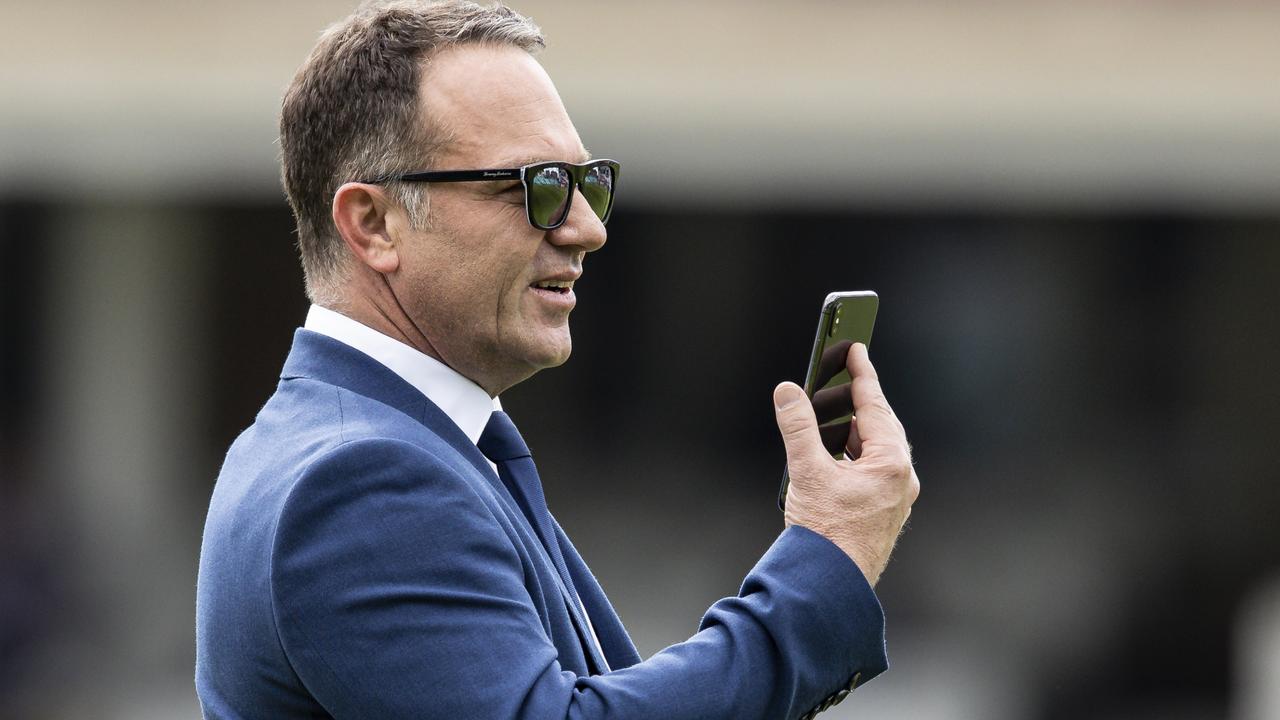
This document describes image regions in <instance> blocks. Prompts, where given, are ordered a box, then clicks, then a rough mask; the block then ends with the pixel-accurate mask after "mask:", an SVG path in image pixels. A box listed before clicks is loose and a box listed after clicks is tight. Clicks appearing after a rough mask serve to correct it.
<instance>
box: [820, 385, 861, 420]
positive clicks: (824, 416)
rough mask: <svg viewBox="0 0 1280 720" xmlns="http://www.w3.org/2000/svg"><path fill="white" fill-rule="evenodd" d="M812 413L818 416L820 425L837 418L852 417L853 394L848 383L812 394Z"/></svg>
mask: <svg viewBox="0 0 1280 720" xmlns="http://www.w3.org/2000/svg"><path fill="white" fill-rule="evenodd" d="M819 387H820V386H819ZM813 412H814V414H816V415H817V416H818V422H820V423H829V422H831V421H832V420H835V419H837V418H844V417H848V416H850V415H852V414H853V394H852V391H851V389H850V388H849V383H844V384H842V385H836V386H834V387H829V388H823V389H821V390H819V391H818V392H816V393H814V394H813Z"/></svg>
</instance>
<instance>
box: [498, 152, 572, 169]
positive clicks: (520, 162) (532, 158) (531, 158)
mask: <svg viewBox="0 0 1280 720" xmlns="http://www.w3.org/2000/svg"><path fill="white" fill-rule="evenodd" d="M557 159H558V158H557ZM591 159H592V155H591V151H590V150H587V149H586V148H583V149H582V153H581V154H580V155H578V159H577V160H569V162H576V163H585V162H590V161H591ZM549 161H550V159H549V158H547V157H545V156H540V155H525V156H523V157H519V158H514V159H508V160H503V161H502V162H501V163H500V164H498V165H494V167H495V168H518V167H524V166H525V165H533V164H534V163H540V162H549Z"/></svg>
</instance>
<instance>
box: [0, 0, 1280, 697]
mask: <svg viewBox="0 0 1280 720" xmlns="http://www.w3.org/2000/svg"><path fill="white" fill-rule="evenodd" d="M517 7H518V9H521V10H522V11H524V12H526V13H528V14H530V15H532V16H533V17H534V18H536V19H537V20H538V21H539V22H540V23H541V24H542V25H543V27H544V29H545V30H546V32H547V35H548V38H549V42H550V46H549V48H548V49H547V51H546V52H545V53H544V55H543V58H542V59H543V61H544V63H545V65H546V66H547V68H548V70H549V71H550V73H551V75H552V77H553V78H554V79H555V80H556V82H557V83H558V86H559V89H560V92H561V94H562V95H563V97H564V99H565V102H566V105H567V106H568V108H569V111H570V113H571V115H572V116H573V117H574V118H575V121H576V122H577V124H578V127H579V130H580V132H581V134H582V135H583V137H584V139H585V141H586V142H587V145H588V147H589V148H590V149H591V150H592V151H593V152H595V153H596V154H597V155H600V156H608V157H615V158H617V159H619V160H621V161H622V162H623V166H624V167H623V172H622V175H621V181H620V182H621V188H622V193H623V195H622V197H621V199H620V202H619V204H618V207H617V210H616V213H615V215H614V219H613V221H612V222H611V225H610V243H609V245H608V246H607V247H606V248H605V249H604V250H603V251H601V252H600V253H597V254H595V255H593V256H592V257H591V258H590V259H589V261H588V262H587V273H586V275H585V277H584V279H583V280H582V282H581V283H580V286H579V287H580V291H579V295H580V297H581V300H582V302H581V303H580V306H579V309H578V310H577V311H576V313H575V315H574V330H575V352H574V357H573V359H571V360H570V362H569V363H568V364H567V365H566V366H565V367H563V368H559V369H556V370H551V371H547V372H545V373H543V374H542V375H539V376H538V377H537V378H535V379H533V380H531V381H530V382H528V383H526V384H525V385H522V386H520V387H518V388H516V389H514V390H512V391H510V392H509V393H507V394H505V395H504V397H503V402H504V405H506V406H507V407H508V408H510V410H511V412H512V413H513V414H514V415H515V416H516V417H517V419H521V418H528V419H529V420H521V427H522V428H526V435H527V436H528V440H529V442H530V445H531V446H532V448H533V450H534V452H535V453H536V454H537V457H538V458H539V461H538V462H539V466H540V467H541V468H542V474H543V476H544V478H545V481H546V484H547V495H548V499H549V501H550V504H551V507H552V509H553V510H554V511H555V512H556V514H557V516H558V517H559V518H560V519H561V522H562V524H563V525H565V527H566V529H567V530H568V531H569V532H570V533H571V534H572V535H573V536H574V538H575V541H576V544H577V545H578V547H579V548H580V549H581V550H582V551H583V553H584V555H585V556H586V558H587V559H588V560H589V561H590V562H591V564H592V567H593V569H594V570H595V571H596V572H597V573H598V574H599V576H600V578H601V580H602V582H603V584H604V586H605V588H606V589H607V590H608V591H609V592H610V595H611V597H612V598H613V600H614V601H615V605H617V606H618V609H619V611H620V613H621V615H622V617H623V620H624V621H625V622H627V624H628V626H629V628H630V630H631V632H632V635H633V637H634V638H635V640H636V641H637V643H638V644H639V646H640V649H641V651H642V653H643V654H645V655H648V654H651V653H653V652H654V651H656V650H658V649H660V648H661V647H664V646H665V645H667V644H670V643H673V642H679V641H681V640H683V639H685V638H686V637H687V636H688V635H689V634H690V633H692V632H693V631H694V630H695V628H696V624H697V621H698V619H699V618H700V617H701V613H702V611H703V610H704V609H705V608H706V607H707V606H708V605H709V604H710V603H711V602H713V601H714V600H715V599H717V598H719V597H721V596H724V595H728V594H731V593H733V592H735V591H736V589H737V583H738V582H739V581H740V580H741V578H742V576H743V574H744V573H745V572H746V571H747V569H748V568H749V567H750V566H751V564H752V563H753V562H754V560H755V558H756V557H758V555H759V553H760V552H762V551H763V549H764V548H765V547H767V545H768V544H769V542H770V541H771V540H772V538H773V537H774V536H775V535H776V533H777V532H778V531H779V530H780V528H781V518H780V516H779V515H778V513H777V510H776V508H775V507H774V506H773V497H774V493H775V492H776V483H777V481H778V479H779V472H780V469H781V463H782V451H781V444H780V443H779V442H778V440H777V437H776V429H775V428H774V427H773V419H772V413H771V410H770V405H769V392H770V390H771V388H772V387H773V385H774V384H775V383H776V382H777V381H778V380H781V379H785V378H791V379H797V377H798V375H799V374H800V373H801V372H802V369H803V363H804V360H805V354H806V352H807V350H808V345H809V342H810V340H811V338H812V323H813V322H814V316H815V315H816V313H817V310H818V307H817V306H818V303H819V302H820V301H821V299H822V297H823V296H824V295H825V294H826V293H827V292H828V291H830V290H834V289H862V288H870V289H875V290H877V291H879V292H880V295H881V298H882V307H881V315H880V319H879V323H878V326H877V330H876V335H875V342H874V345H873V356H874V357H875V359H876V361H877V364H878V366H879V368H880V370H881V374H882V376H883V381H884V383H885V385H886V390H887V392H888V394H889V397H890V399H891V401H893V403H894V405H895V407H896V409H897V410H898V413H899V415H900V416H901V417H902V418H903V420H904V422H905V424H906V426H907V429H908V432H909V434H910V435H911V437H912V441H913V443H914V445H915V448H916V455H917V464H918V469H919V473H920V476H921V479H922V481H923V483H924V491H923V494H922V497H921V500H920V502H919V504H918V505H917V508H916V510H915V512H914V514H913V517H912V527H911V528H910V531H909V532H908V533H907V534H906V535H905V536H904V538H903V540H902V542H901V544H900V549H899V551H898V555H897V558H896V559H895V561H894V563H893V564H892V565H891V566H890V568H889V570H888V571H887V572H886V574H885V577H884V580H883V581H882V583H881V585H880V587H879V588H878V589H879V592H880V594H881V596H882V599H883V601H884V604H885V607H886V611H887V613H888V617H889V643H890V658H891V662H892V663H893V665H894V667H893V669H892V671H891V672H890V673H888V674H886V675H885V676H884V677H883V678H881V679H878V680H877V681H876V682H875V683H872V684H871V685H869V686H868V687H866V688H865V689H862V690H860V691H859V692H858V693H857V694H856V695H855V696H854V698H852V699H851V700H850V701H849V702H846V703H844V704H842V705H841V706H840V707H839V708H836V709H833V710H831V711H829V713H828V714H827V715H824V717H826V716H830V717H833V718H840V717H849V718H852V717H867V718H919V719H926V718H940V719H941V718H947V719H953V718H975V719H983V720H991V719H994V720H999V719H1002V718H1009V719H1010V720H1021V719H1024V718H1026V719H1035V720H1041V719H1042V720H1067V719H1068V718H1070V719H1075V718H1102V719H1106V720H1110V719H1112V718H1114V719H1117V720H1118V719H1120V718H1126V719H1128V718H1162V719H1164V718H1186V719H1188V720H1192V719H1194V720H1201V719H1209V718H1232V719H1233V720H1262V719H1263V718H1274V717H1280V698H1277V696H1276V692H1275V688H1277V687H1280V639H1278V638H1280V631H1278V630H1277V628H1278V627H1280V596H1278V595H1277V593H1276V590H1275V588H1276V587H1277V585H1276V583H1277V582H1280V580H1277V575H1278V574H1280V530H1278V529H1277V528H1280V524H1277V523H1276V522H1275V520H1274V515H1275V513H1276V511H1277V510H1280V452H1278V451H1277V449H1276V444H1275V442H1274V439H1273V435H1274V434H1275V430H1276V428H1280V375H1278V373H1277V368H1280V332H1277V329H1278V328H1277V323H1276V321H1275V319H1274V314H1275V311H1276V308H1280V92H1277V89H1276V78H1278V77H1280V44H1278V43H1276V42H1275V29H1276V28H1277V27H1280V5H1277V4H1276V3H1267V2H1242V1H1235V0H1229V1H1227V2H1218V3H1194V2H1186V1H1180V2H1168V3H1104V2H1097V1H1096V0H1089V1H1088V2H1078V3H1065V2H1041V3H1012V2H1004V1H996V0H981V1H979V2H972V3H966V4H962V5H955V4H948V3H924V4H911V5H903V4H900V3H886V2H849V3H829V2H818V1H816V0H804V1H802V2H796V3H790V4H777V3H765V2H741V3H729V2H708V3H676V2H666V1H663V2H655V3H648V4H643V5H638V4H627V5H617V6H614V5H607V4H600V3H588V2H584V1H582V0H575V1H573V2H558V3H551V2H545V1H542V0H539V1H538V2H529V3H525V4H520V5H517ZM349 9H350V5H349V4H347V3H335V2H323V3H301V2H284V3H267V4H263V3H249V2H224V3H215V4H209V3H206V4H188V3H179V4H174V3H159V2H154V1H153V0H126V1H124V2H117V3H111V4H94V3H87V2H69V3H62V4H58V5H56V6H55V5H50V4H47V3H46V4H39V3H9V4H7V5H6V6H5V8H4V13H3V17H4V18H5V22H4V23H3V24H0V243H3V245H2V248H3V253H4V254H3V258H4V261H3V262H0V323H2V324H0V363H2V364H0V463H2V464H0V718H8V717H12V718H64V717H66V718H70V717H87V716H93V717H111V718H129V719H135V718H179V717H191V718H194V717H198V714H199V710H198V707H197V705H196V702H195V697H194V688H193V686H192V682H191V676H192V664H193V662H194V649H193V634H194V630H193V627H194V621H193V616H194V586H195V572H196V554H197V552H198V549H199V540H200V531H201V527H202V524H203V517H204V510H205V506H206V503H207V500H208V495H209V492H210V490H211V487H212V482H213V479H214V477H215V475H216V473H217V469H218V466H219V463H220V461H221V457H222V453H223V452H224V451H225V449H226V447H227V445H228V444H229V443H230V441H231V439H232V438H233V437H234V436H235V434H236V433H237V432H239V430H240V429H242V428H243V427H244V426H245V425H247V424H248V423H249V422H251V420H252V418H253V415H254V413H255V412H256V410H257V408H258V407H259V406H260V405H261V403H262V402H263V401H265V399H266V397H267V395H268V394H269V393H270V391H271V389H272V387H273V386H274V384H275V378H276V376H277V374H278V371H279V366H280V363H281V362H282V360H283V357H284V353H285V351H286V350H287V348H288V344H289V339H290V333H291V330H292V329H293V328H294V327H296V326H297V325H299V324H300V323H301V322H302V319H303V316H304V313H305V310H306V301H305V299H304V298H303V296H302V290H301V274H300V272H299V270H298V268H297V262H296V258H295V254H294V250H293V247H292V242H293V237H292V221H291V219H290V217H289V214H288V210H287V207H286V205H285V203H284V200H283V197H282V193H281V191H280V190H279V186H278V182H277V174H278V170H277V167H276V156H277V147H276V145H275V113H276V110H277V108H278V105H279V94H280V91H281V90H282V88H283V87H284V86H285V84H286V83H287V82H288V81H289V79H290V77H291V76H292V74H293V71H294V69H295V68H296V67H297V65H298V64H299V63H300V62H301V61H302V59H303V57H304V56H305V55H306V53H307V51H308V50H309V48H310V46H311V44H312V42H313V41H314V40H315V38H316V36H317V34H318V32H319V30H320V29H321V28H323V27H324V26H325V25H326V24H327V23H328V22H330V21H332V20H335V19H337V18H339V17H341V16H342V15H344V14H345V13H346V12H348V11H349ZM691 547H692V548H697V549H698V551H697V552H690V551H689V548H691Z"/></svg>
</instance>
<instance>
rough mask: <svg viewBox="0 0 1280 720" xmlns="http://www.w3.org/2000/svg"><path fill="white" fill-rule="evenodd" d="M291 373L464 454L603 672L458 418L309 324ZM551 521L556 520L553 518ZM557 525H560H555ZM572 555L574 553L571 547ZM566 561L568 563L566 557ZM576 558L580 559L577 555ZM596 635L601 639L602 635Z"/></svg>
mask: <svg viewBox="0 0 1280 720" xmlns="http://www.w3.org/2000/svg"><path fill="white" fill-rule="evenodd" d="M293 378H310V379H313V380H319V381H321V382H325V383H328V384H330V385H336V386H338V387H341V388H344V389H346V390H350V391H351V392H353V393H357V394H359V395H363V396H365V397H368V398H370V399H372V400H376V401H378V402H380V403H382V404H384V405H387V406H388V407H391V408H394V409H396V410H399V411H400V412H402V413H404V414H405V415H407V416H409V418H411V419H412V420H413V421H414V422H416V423H419V424H421V425H423V426H424V427H425V428H426V429H428V430H429V431H430V432H432V433H435V434H436V435H437V436H439V437H440V438H441V439H442V440H444V441H445V442H447V443H448V444H449V446H450V447H452V448H453V449H454V450H455V451H456V452H457V453H458V454H459V455H461V456H462V457H463V458H464V459H466V461H467V462H468V463H469V464H470V465H471V466H472V467H474V468H475V469H476V471H477V472H478V473H480V476H481V477H483V478H484V479H485V481H487V482H488V483H489V485H490V486H491V487H492V488H493V490H494V494H495V495H496V496H497V497H498V498H499V500H500V502H502V503H503V504H505V505H506V506H507V508H508V509H509V510H510V513H509V516H510V518H511V520H512V521H513V522H515V523H516V524H518V525H519V526H520V527H522V528H523V532H524V533H526V536H527V537H528V538H529V540H530V541H531V542H528V543H527V544H529V545H530V546H531V547H532V548H533V549H534V550H533V554H534V555H535V556H536V557H537V558H539V560H538V562H539V563H540V564H541V565H542V568H543V574H544V575H547V576H550V577H551V578H554V580H555V584H556V586H557V587H558V588H559V589H560V596H561V599H562V600H563V602H564V605H565V609H566V611H567V612H568V613H569V617H570V619H571V622H572V624H573V626H574V628H575V629H576V630H577V631H578V634H579V640H580V641H581V642H580V644H581V645H582V648H583V653H584V655H585V657H586V659H587V662H588V663H590V664H591V665H593V666H594V672H595V673H596V674H598V673H603V672H605V668H606V667H607V665H605V663H604V658H603V657H601V655H600V650H599V649H597V648H596V646H595V643H594V642H593V641H592V639H591V631H590V629H589V628H588V626H587V623H586V620H585V618H584V617H583V615H582V610H581V609H580V608H579V606H578V602H577V600H575V599H574V597H573V595H572V594H571V593H570V592H569V589H568V588H567V587H565V583H564V581H563V580H562V579H561V578H560V572H559V571H558V570H556V567H555V564H554V563H553V562H552V561H551V558H550V556H549V555H548V554H547V550H546V549H545V548H544V547H543V544H542V543H541V542H539V540H538V533H537V531H536V530H535V529H534V528H533V526H532V525H531V524H530V522H529V520H528V518H527V517H526V516H525V513H524V512H523V511H522V510H521V509H520V507H519V505H518V504H517V503H516V500H515V499H514V498H513V497H512V496H511V493H510V491H509V490H507V488H506V486H505V485H504V484H503V483H502V481H501V479H499V478H498V475H497V474H496V473H495V472H494V470H493V467H492V466H491V465H490V464H489V461H488V459H486V458H485V456H484V455H483V454H481V452H480V450H479V449H478V448H477V447H476V446H475V444H474V443H472V442H471V439H470V438H468V437H467V436H466V434H465V433H463V432H462V430H461V429H460V428H459V427H458V425H457V423H455V422H453V420H452V419H450V418H449V416H448V415H446V414H445V412H444V411H443V410H441V409H440V408H439V407H438V406H437V405H436V404H435V403H433V402H431V400H430V399H428V398H427V397H426V396H425V395H423V394H422V393H421V392H419V391H418V389H417V388H415V387H413V386H412V385H410V384H409V383H408V382H406V381H405V380H404V379H403V378H401V377H400V376H399V375H397V374H395V373H394V372H392V371H391V369H390V368H388V367H387V366H385V365H383V364H382V363H380V362H378V361H376V360H374V359H373V358H371V357H369V356H368V355H365V354H364V353H362V352H360V351H359V350H356V349H355V348H353V347H351V346H350V345H347V344H346V343H343V342H340V341H338V340H335V339H333V338H331V337H328V336H326V335H321V334H320V333H317V332H312V331H310V330H306V329H301V328H300V329H298V330H297V331H296V332H295V333H294V336H293V347H292V348H291V349H290V351H289V357H288V358H287V359H286V360H285V364H284V369H283V371H282V372H281V374H280V379H281V380H289V379H293ZM552 522H553V523H554V522H555V521H554V519H553V520H552ZM556 529H557V530H559V525H557V526H556ZM561 532H562V531H561ZM561 547H562V548H563V546H561ZM574 556H575V557H576V556H577V553H576V551H575V552H574ZM565 561H566V563H568V558H567V557H566V558H565ZM578 562H581V559H580V558H579V559H578ZM571 567H572V566H570V568H571ZM570 573H571V577H574V576H573V575H572V569H570ZM575 582H576V577H575ZM593 582H594V580H593ZM584 602H585V600H584ZM601 641H602V642H603V639H602V640H601Z"/></svg>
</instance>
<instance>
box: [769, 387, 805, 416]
mask: <svg viewBox="0 0 1280 720" xmlns="http://www.w3.org/2000/svg"><path fill="white" fill-rule="evenodd" d="M803 399H804V391H803V390H801V389H800V388H799V387H797V386H795V385H783V386H782V387H780V388H778V390H777V392H775V393H774V394H773V404H774V407H776V408H778V409H779V410H786V409H787V408H789V407H791V406H792V405H795V404H796V403H798V402H800V401H801V400H803Z"/></svg>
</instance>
